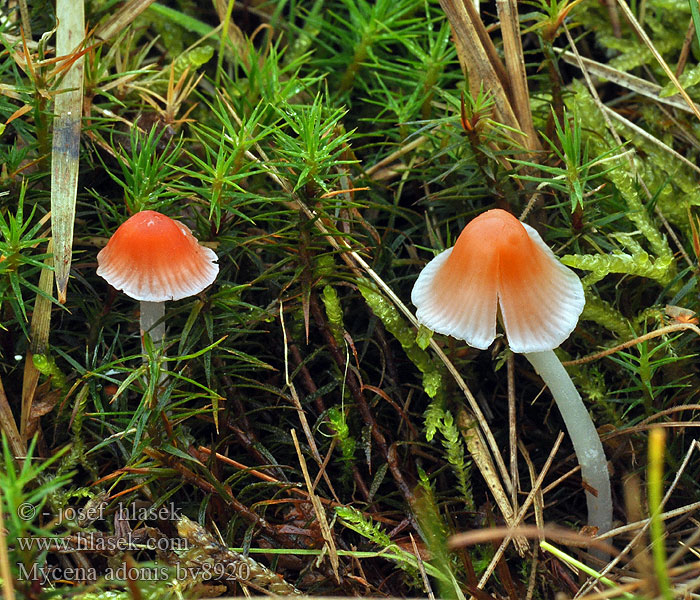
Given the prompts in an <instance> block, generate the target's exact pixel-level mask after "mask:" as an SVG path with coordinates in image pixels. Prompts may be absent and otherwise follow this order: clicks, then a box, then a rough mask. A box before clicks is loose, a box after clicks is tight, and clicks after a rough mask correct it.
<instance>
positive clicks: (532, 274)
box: [411, 209, 612, 533]
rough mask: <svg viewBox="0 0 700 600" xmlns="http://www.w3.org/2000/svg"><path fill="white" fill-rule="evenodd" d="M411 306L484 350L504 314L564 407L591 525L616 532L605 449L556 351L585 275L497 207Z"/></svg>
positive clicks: (421, 283) (427, 272) (430, 272)
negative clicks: (575, 271) (571, 267)
mask: <svg viewBox="0 0 700 600" xmlns="http://www.w3.org/2000/svg"><path fill="white" fill-rule="evenodd" d="M411 300H412V301H413V304H415V305H416V307H417V311H416V318H417V319H418V321H419V322H420V323H422V324H424V325H425V326H426V327H429V328H430V329H432V330H434V331H436V332H438V333H443V334H447V335H451V336H453V337H455V338H459V339H462V340H464V341H466V342H467V343H468V344H469V345H470V346H474V347H475V348H480V349H482V350H485V349H486V348H488V347H489V346H490V345H491V343H492V342H493V340H494V339H495V337H496V318H497V314H498V313H499V309H500V316H501V319H502V322H503V327H504V329H505V332H506V337H507V339H508V343H509V345H510V348H511V350H513V352H518V353H522V354H524V355H525V357H526V358H527V359H528V360H529V361H530V363H531V364H532V365H533V366H534V367H535V370H536V371H537V372H538V373H539V375H540V376H541V377H542V379H543V380H544V382H545V383H546V384H547V387H548V388H549V390H550V392H551V393H552V396H553V397H554V400H555V401H556V403H557V406H558V407H559V411H560V412H561V415H562V418H563V420H564V424H565V425H566V428H567V430H568V432H569V436H570V437H571V441H572V443H573V446H574V450H575V452H576V456H577V458H578V461H579V464H580V465H581V475H582V477H583V480H584V481H585V482H586V484H587V488H586V501H587V506H588V523H589V525H592V526H595V527H597V528H598V532H599V533H604V532H606V531H609V530H610V528H611V527H612V500H611V495H610V475H609V473H608V466H607V461H606V459H605V453H604V451H603V445H602V444H601V441H600V438H599V437H598V432H597V431H596V428H595V427H594V425H593V422H592V420H591V417H590V415H589V414H588V411H587V410H586V407H585V406H584V404H583V401H582V400H581V396H580V395H579V393H578V392H577V391H576V388H575V387H574V384H573V382H572V381H571V378H570V377H569V375H568V374H567V372H566V370H565V369H564V367H563V366H562V364H561V362H560V361H559V359H558V358H557V356H556V354H554V351H553V350H554V348H556V347H557V346H559V345H560V344H561V343H562V342H563V341H564V340H565V339H566V338H568V337H569V335H570V334H571V332H572V331H573V330H574V328H575V327H576V323H577V322H578V318H579V315H580V314H581V311H582V310H583V307H584V304H585V299H584V294H583V287H582V285H581V281H580V280H579V278H578V276H577V275H576V274H575V273H574V272H573V271H572V270H571V269H569V268H567V267H565V266H564V265H562V264H561V263H560V262H559V261H558V260H557V258H556V256H555V255H554V253H553V252H552V251H551V250H550V249H549V247H548V246H547V245H546V244H545V243H544V241H542V238H541V237H540V235H539V234H538V233H537V232H536V231H535V230H534V229H533V228H532V227H530V226H529V225H526V224H525V223H521V222H520V221H518V219H516V218H515V217H514V216H513V215H511V214H510V213H508V212H506V211H504V210H500V209H494V210H489V211H487V212H485V213H483V214H481V215H479V216H478V217H476V218H475V219H473V220H472V221H471V222H470V223H469V224H468V225H467V226H466V227H465V228H464V230H463V231H462V233H461V234H460V236H459V238H458V239H457V243H456V244H455V245H454V246H453V247H452V248H449V249H447V250H445V251H444V252H442V253H441V254H438V255H437V256H436V257H435V258H433V259H432V260H431V261H430V262H429V263H428V264H427V265H426V266H425V268H424V269H423V271H421V273H420V275H419V276H418V279H417V281H416V283H415V285H414V287H413V292H412V294H411ZM589 490H593V491H589Z"/></svg>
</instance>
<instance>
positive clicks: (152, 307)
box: [140, 300, 165, 348]
mask: <svg viewBox="0 0 700 600" xmlns="http://www.w3.org/2000/svg"><path fill="white" fill-rule="evenodd" d="M164 316H165V302H146V301H145V300H142V301H141V320H140V325H141V339H143V335H144V334H145V333H146V332H148V333H149V334H150V336H151V339H152V340H153V344H154V345H155V346H156V348H159V347H160V346H162V345H163V342H164V341H165V321H164V320H163V317H164ZM158 321H160V323H158ZM156 323H158V324H157V325H156Z"/></svg>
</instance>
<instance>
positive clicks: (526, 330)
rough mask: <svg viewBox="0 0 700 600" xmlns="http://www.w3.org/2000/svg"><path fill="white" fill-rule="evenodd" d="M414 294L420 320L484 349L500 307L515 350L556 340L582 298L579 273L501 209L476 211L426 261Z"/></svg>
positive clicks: (569, 327)
mask: <svg viewBox="0 0 700 600" xmlns="http://www.w3.org/2000/svg"><path fill="white" fill-rule="evenodd" d="M411 300H412V302H413V304H415V306H416V307H417V311H416V318H417V319H418V321H419V322H420V323H422V324H424V325H425V326H426V327H429V328H430V329H432V330H433V331H437V332H438V333H444V334H447V335H451V336H453V337H456V338H459V339H462V340H464V341H466V342H467V343H468V344H469V345H470V346H474V347H475V348H480V349H482V350H485V349H486V348H488V347H489V346H490V345H491V343H492V342H493V340H494V339H495V337H496V315H497V312H498V308H499V307H500V309H501V316H502V319H503V326H504V328H505V330H506V337H507V338H508V343H509V345H510V348H511V350H513V352H543V351H545V350H552V349H554V348H556V347H557V346H559V345H560V344H561V343H562V342H563V341H564V340H565V339H566V338H568V337H569V335H570V334H571V332H572V331H573V330H574V328H575V327H576V323H577V322H578V318H579V316H580V314H581V311H582V310H583V307H584V304H585V303H586V301H585V299H584V295H583V286H582V285H581V281H580V279H579V278H578V276H577V275H576V273H574V272H573V271H572V270H571V269H569V268H568V267H565V266H564V265H562V264H561V263H560V262H559V260H557V258H556V256H555V255H554V253H553V252H552V251H551V250H550V249H549V247H548V246H547V245H546V244H545V243H544V242H543V241H542V238H541V237H540V235H539V234H538V233H537V232H536V231H535V230H534V229H533V228H532V227H530V226H529V225H526V224H525V223H521V222H520V221H518V220H517V219H516V218H515V217H514V216H513V215H511V214H510V213H508V212H506V211H504V210H500V209H494V210H489V211H487V212H485V213H483V214H481V215H479V216H478V217H476V218H475V219H473V220H472V221H471V222H470V223H469V224H468V225H467V226H466V227H465V228H464V230H463V231H462V233H461V234H460V236H459V238H458V239H457V243H456V244H455V245H454V246H453V247H452V248H449V249H448V250H445V251H444V252H442V253H441V254H438V255H437V256H436V257H435V258H434V259H433V260H431V261H430V262H429V263H428V264H427V265H426V266H425V268H424V269H423V270H422V271H421V273H420V275H419V276H418V279H417V280H416V283H415V285H414V286H413V292H412V293H411Z"/></svg>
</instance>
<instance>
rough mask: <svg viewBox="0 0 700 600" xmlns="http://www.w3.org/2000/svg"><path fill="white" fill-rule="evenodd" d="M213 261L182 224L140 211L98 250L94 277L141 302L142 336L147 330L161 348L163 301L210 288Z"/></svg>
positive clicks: (215, 270) (216, 268) (214, 267)
mask: <svg viewBox="0 0 700 600" xmlns="http://www.w3.org/2000/svg"><path fill="white" fill-rule="evenodd" d="M216 261H217V256H216V254H215V253H214V251H213V250H211V249H209V248H205V247H204V246H202V245H200V244H199V242H198V241H197V239H196V238H195V237H194V236H193V235H192V232H191V231H190V230H189V229H188V228H187V227H185V226H184V225H183V224H182V223H179V222H178V221H174V220H173V219H171V218H170V217H166V216H165V215H163V214H161V213H158V212H155V211H152V210H144V211H141V212H139V213H136V214H135V215H133V216H132V217H131V218H129V219H127V220H126V221H125V222H124V223H122V224H121V225H120V226H119V228H118V229H117V230H116V231H115V232H114V235H112V237H111V238H110V240H109V242H107V245H106V246H105V247H104V248H103V249H102V250H100V252H99V253H98V255H97V265H98V267H97V274H98V275H99V276H100V277H102V278H103V279H105V280H106V281H107V283H109V284H110V285H112V286H113V287H115V288H116V289H118V290H121V291H123V292H124V293H125V294H126V295H127V296H130V297H131V298H134V300H140V301H141V317H140V325H141V335H142V336H143V334H144V333H145V332H149V334H150V335H151V339H153V341H154V342H156V343H157V344H162V343H163V340H164V339H165V323H164V322H163V316H164V315H165V301H166V300H180V299H182V298H187V297H188V296H194V295H195V294H198V293H199V292H201V291H202V290H203V289H205V288H206V287H207V286H209V285H211V284H212V283H213V282H214V279H216V275H217V274H218V272H219V265H218V264H216ZM156 323H158V325H156ZM154 325H156V326H155V327H154Z"/></svg>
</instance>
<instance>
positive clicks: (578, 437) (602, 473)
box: [525, 350, 612, 534]
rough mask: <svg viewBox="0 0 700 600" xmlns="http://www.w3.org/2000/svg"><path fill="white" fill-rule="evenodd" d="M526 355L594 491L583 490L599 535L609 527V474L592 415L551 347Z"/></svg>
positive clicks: (610, 512) (585, 477)
mask: <svg viewBox="0 0 700 600" xmlns="http://www.w3.org/2000/svg"><path fill="white" fill-rule="evenodd" d="M525 358H527V359H528V360H529V361H530V364H531V365H532V366H533V367H535V371H537V373H539V375H540V377H542V379H543V380H544V382H545V383H546V384H547V387H548V388H549V391H550V392H551V393H552V396H554V401H555V402H556V403H557V406H558V407H559V412H560V413H561V416H562V418H563V419H564V424H565V425H566V429H567V430H568V432H569V436H570V437H571V441H572V442H573V445H574V451H575V452H576V457H577V458H578V462H579V464H580V465H581V476H582V477H583V480H584V482H585V483H586V485H587V486H590V487H592V488H594V489H595V490H596V492H597V494H593V493H591V492H589V491H588V490H587V491H586V503H587V505H588V524H589V525H592V526H594V527H597V528H598V533H599V534H601V533H605V532H607V531H610V529H611V527H612V498H611V496H610V473H609V472H608V464H607V460H606V459H605V452H604V451H603V444H602V443H601V442H600V437H598V432H597V431H596V428H595V426H594V425H593V421H592V420H591V416H590V415H589V414H588V411H587V410H586V407H585V406H584V404H583V400H581V396H580V395H579V393H578V392H577V391H576V388H575V387H574V383H573V382H572V381H571V377H569V374H568V373H567V372H566V369H564V366H563V365H562V364H561V362H560V361H559V359H558V358H557V355H556V354H554V351H553V350H547V351H545V352H527V353H525Z"/></svg>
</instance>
